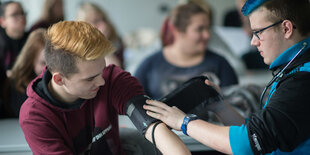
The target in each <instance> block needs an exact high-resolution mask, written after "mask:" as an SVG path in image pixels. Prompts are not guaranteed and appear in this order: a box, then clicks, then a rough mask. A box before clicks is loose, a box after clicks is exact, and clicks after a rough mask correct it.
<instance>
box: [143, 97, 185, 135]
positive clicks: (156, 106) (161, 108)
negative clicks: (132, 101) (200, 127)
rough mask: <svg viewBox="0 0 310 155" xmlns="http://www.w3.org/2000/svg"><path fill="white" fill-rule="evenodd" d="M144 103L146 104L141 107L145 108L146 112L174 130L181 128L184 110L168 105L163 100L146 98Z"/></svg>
mask: <svg viewBox="0 0 310 155" xmlns="http://www.w3.org/2000/svg"><path fill="white" fill-rule="evenodd" d="M146 103H147V104H146V105H144V106H143V108H144V109H145V110H147V111H146V114H148V115H149V116H151V117H153V118H156V119H159V120H161V121H163V122H164V123H165V124H167V125H168V126H169V127H171V128H173V129H175V130H181V125H182V123H183V119H184V117H185V113H184V112H182V111H181V110H180V109H178V108H177V107H175V106H172V107H170V106H168V105H166V104H165V103H163V102H159V101H155V100H146Z"/></svg>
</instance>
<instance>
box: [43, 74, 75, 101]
mask: <svg viewBox="0 0 310 155" xmlns="http://www.w3.org/2000/svg"><path fill="white" fill-rule="evenodd" d="M48 90H49V92H50V93H51V95H52V96H53V97H54V98H55V99H57V100H58V101H61V102H64V103H68V104H70V103H72V102H74V101H75V100H77V98H76V97H73V96H71V95H70V94H68V93H67V92H66V91H65V90H64V88H63V87H62V86H59V85H58V84H56V83H55V82H54V81H53V80H51V81H50V82H49V83H48Z"/></svg>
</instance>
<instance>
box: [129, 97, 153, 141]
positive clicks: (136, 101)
mask: <svg viewBox="0 0 310 155" xmlns="http://www.w3.org/2000/svg"><path fill="white" fill-rule="evenodd" d="M147 99H151V98H150V97H148V96H147V95H138V96H135V97H133V98H131V99H130V100H129V101H128V102H127V103H126V105H125V112H126V115H127V116H128V117H129V118H130V120H131V121H132V123H133V124H134V125H135V126H136V128H137V129H138V131H139V132H140V133H141V134H142V135H144V134H145V132H146V130H147V128H148V126H149V125H150V124H152V123H154V122H156V121H157V119H155V118H152V117H150V116H148V115H147V114H146V110H144V109H143V105H144V104H146V103H145V101H146V100H147Z"/></svg>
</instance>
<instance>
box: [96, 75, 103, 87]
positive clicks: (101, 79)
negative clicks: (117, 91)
mask: <svg viewBox="0 0 310 155" xmlns="http://www.w3.org/2000/svg"><path fill="white" fill-rule="evenodd" d="M104 84H105V80H104V78H103V77H102V76H98V78H97V81H96V85H97V86H98V87H99V86H103V85H104Z"/></svg>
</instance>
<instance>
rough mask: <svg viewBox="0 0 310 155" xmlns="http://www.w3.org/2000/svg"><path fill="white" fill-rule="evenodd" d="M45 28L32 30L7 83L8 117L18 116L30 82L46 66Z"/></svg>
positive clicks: (5, 96) (5, 98) (5, 99)
mask: <svg viewBox="0 0 310 155" xmlns="http://www.w3.org/2000/svg"><path fill="white" fill-rule="evenodd" d="M45 33H46V30H45V29H42V28H40V29H36V30H35V31H33V32H31V33H30V35H29V37H28V39H27V41H26V43H25V45H24V47H23V48H22V50H21V52H20V54H19V55H18V57H17V60H16V62H15V63H14V66H13V68H12V72H11V73H12V74H11V76H10V77H9V78H8V80H7V81H6V84H5V91H4V94H5V95H4V101H5V105H6V116H7V117H18V116H19V109H20V107H21V105H22V104H23V102H24V101H25V100H26V99H27V95H26V88H27V86H28V84H29V83H30V82H31V81H32V80H33V79H35V78H36V77H37V76H38V75H40V74H41V72H42V70H43V69H44V67H45V59H44V46H45Z"/></svg>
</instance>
